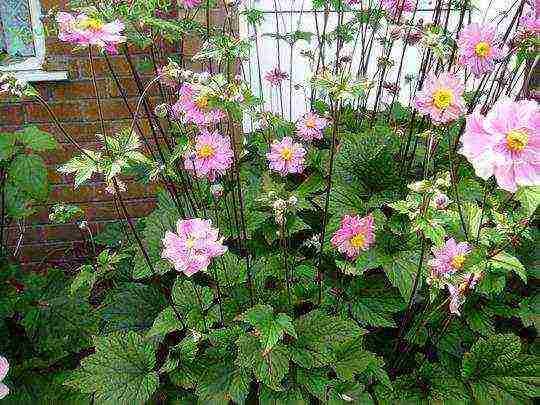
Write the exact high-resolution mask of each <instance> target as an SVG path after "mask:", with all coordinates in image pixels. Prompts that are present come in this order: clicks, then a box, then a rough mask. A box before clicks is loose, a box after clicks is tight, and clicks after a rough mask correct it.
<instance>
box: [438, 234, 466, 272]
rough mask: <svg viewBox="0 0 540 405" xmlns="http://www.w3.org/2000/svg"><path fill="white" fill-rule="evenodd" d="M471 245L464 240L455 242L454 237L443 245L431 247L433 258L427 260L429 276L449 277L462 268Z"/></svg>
mask: <svg viewBox="0 0 540 405" xmlns="http://www.w3.org/2000/svg"><path fill="white" fill-rule="evenodd" d="M470 252H471V247H470V246H469V244H468V243H466V242H459V243H457V242H456V241H455V239H454V238H450V239H448V240H447V241H446V243H445V244H444V246H443V247H441V248H433V259H431V260H430V261H429V263H428V264H429V266H430V267H431V277H432V278H435V279H436V278H440V277H449V276H451V275H452V274H454V273H456V272H457V271H459V270H461V269H462V268H463V264H464V263H465V260H466V259H467V255H468V254H469V253H470Z"/></svg>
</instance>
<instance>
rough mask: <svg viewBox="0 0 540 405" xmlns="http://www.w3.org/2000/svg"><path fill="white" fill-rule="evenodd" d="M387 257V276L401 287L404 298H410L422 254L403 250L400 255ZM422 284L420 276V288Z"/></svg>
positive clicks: (397, 286)
mask: <svg viewBox="0 0 540 405" xmlns="http://www.w3.org/2000/svg"><path fill="white" fill-rule="evenodd" d="M385 259H386V260H385V263H384V264H383V268H384V272H385V273H386V276H387V277H388V279H389V280H390V282H391V283H392V285H393V286H394V287H396V288H398V289H399V292H400V293H401V295H402V296H403V298H404V299H405V300H409V298H410V296H411V294H412V293H413V291H412V288H413V285H414V280H415V278H416V274H417V272H418V265H419V261H420V255H419V254H418V253H415V252H403V253H401V254H400V255H398V256H394V257H392V258H385ZM423 266H424V264H422V267H423ZM422 271H423V269H422V270H421V273H420V274H422ZM421 286H422V278H421V277H420V279H419V280H418V287H417V288H420V287H421Z"/></svg>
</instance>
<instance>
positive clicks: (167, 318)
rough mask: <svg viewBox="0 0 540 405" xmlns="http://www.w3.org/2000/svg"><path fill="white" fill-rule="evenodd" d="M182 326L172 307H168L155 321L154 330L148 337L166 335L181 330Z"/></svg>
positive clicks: (152, 329) (151, 330) (150, 331)
mask: <svg viewBox="0 0 540 405" xmlns="http://www.w3.org/2000/svg"><path fill="white" fill-rule="evenodd" d="M181 329H182V324H181V323H180V321H179V320H178V318H177V316H176V314H175V312H174V310H173V309H172V307H167V308H165V309H164V310H163V311H161V313H160V314H159V315H158V316H157V318H156V319H155V320H154V324H153V325H152V328H151V329H150V330H149V331H148V332H147V334H146V336H148V337H150V336H156V335H166V334H167V333H169V332H172V331H175V330H181Z"/></svg>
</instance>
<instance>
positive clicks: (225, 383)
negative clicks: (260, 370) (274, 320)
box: [197, 364, 251, 405]
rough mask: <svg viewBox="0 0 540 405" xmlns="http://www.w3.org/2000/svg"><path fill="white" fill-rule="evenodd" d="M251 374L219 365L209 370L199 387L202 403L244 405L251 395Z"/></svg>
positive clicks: (198, 391)
mask: <svg viewBox="0 0 540 405" xmlns="http://www.w3.org/2000/svg"><path fill="white" fill-rule="evenodd" d="M250 382H251V374H250V373H249V372H248V371H247V370H244V369H240V368H234V367H231V366H228V365H227V366H224V365H221V364H220V365H218V366H215V367H210V368H208V369H207V370H206V371H205V373H204V374H203V376H202V378H201V379H200V381H199V384H198V385H197V395H198V396H199V401H200V403H212V404H216V403H223V404H224V405H226V404H228V403H229V401H230V399H232V400H233V401H234V402H235V403H237V404H243V403H244V402H245V400H246V398H247V396H248V394H249V388H250Z"/></svg>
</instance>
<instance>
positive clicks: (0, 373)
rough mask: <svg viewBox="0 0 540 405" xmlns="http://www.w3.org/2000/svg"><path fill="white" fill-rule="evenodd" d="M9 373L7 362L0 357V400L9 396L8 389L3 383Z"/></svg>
mask: <svg viewBox="0 0 540 405" xmlns="http://www.w3.org/2000/svg"><path fill="white" fill-rule="evenodd" d="M8 371H9V362H8V360H7V359H6V358H5V357H4V356H0V399H3V398H5V397H6V396H7V395H8V394H9V388H8V386H7V385H6V384H4V383H3V382H2V381H4V378H6V376H7V373H8Z"/></svg>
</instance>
